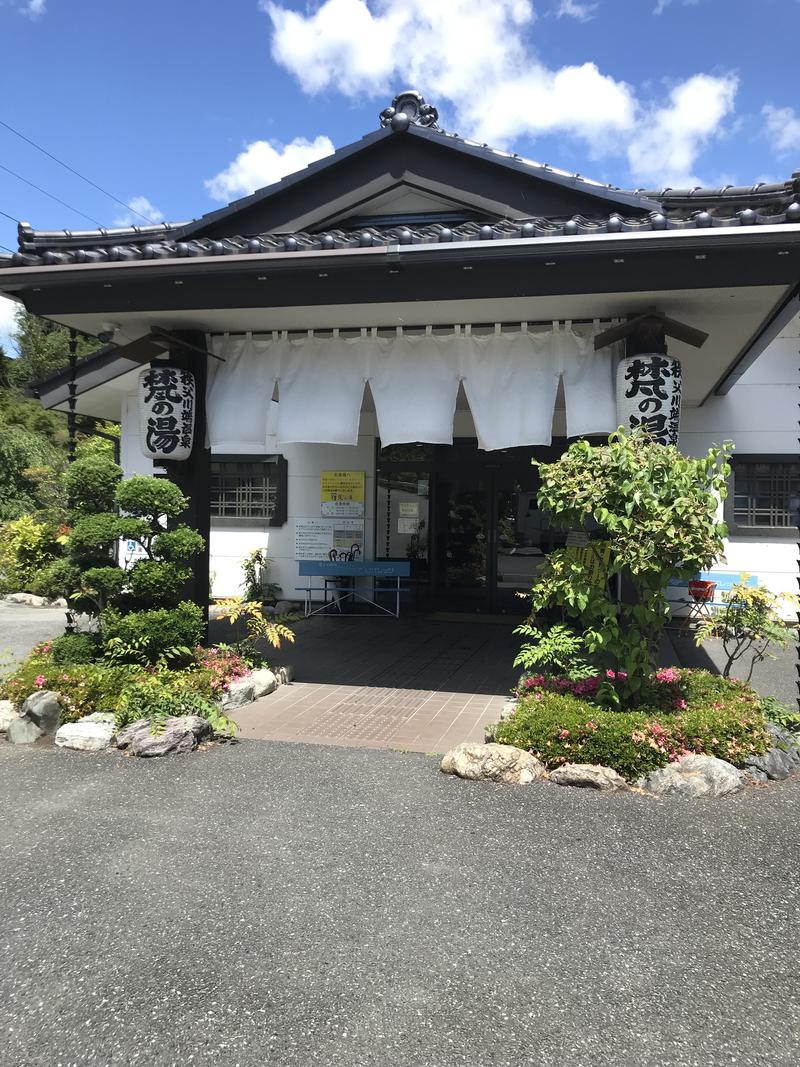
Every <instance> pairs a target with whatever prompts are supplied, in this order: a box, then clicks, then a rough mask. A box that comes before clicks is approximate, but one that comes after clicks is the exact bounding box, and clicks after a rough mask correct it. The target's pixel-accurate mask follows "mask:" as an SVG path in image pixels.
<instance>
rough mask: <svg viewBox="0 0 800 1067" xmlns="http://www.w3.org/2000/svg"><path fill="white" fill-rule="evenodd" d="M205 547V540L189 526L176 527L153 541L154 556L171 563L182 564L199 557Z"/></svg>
mask: <svg viewBox="0 0 800 1067" xmlns="http://www.w3.org/2000/svg"><path fill="white" fill-rule="evenodd" d="M205 545H206V542H205V538H204V537H203V536H202V534H199V533H198V532H197V530H192V529H191V528H190V527H189V526H176V528H175V529H174V530H166V531H165V532H164V533H160V534H159V535H158V536H157V537H156V538H155V539H154V540H153V555H154V556H156V557H157V558H160V559H163V560H167V561H168V562H170V563H176V562H178V563H182V562H183V561H184V560H185V559H191V558H192V556H197V555H199V553H201V552H202V551H203V549H204V548H205Z"/></svg>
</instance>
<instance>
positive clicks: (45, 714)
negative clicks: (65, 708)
mask: <svg viewBox="0 0 800 1067" xmlns="http://www.w3.org/2000/svg"><path fill="white" fill-rule="evenodd" d="M22 716H23V718H26V719H30V721H31V722H33V723H36V725H37V726H38V727H39V729H40V730H41V731H42V733H45V734H54V733H55V732H56V730H57V729H58V724H59V722H60V721H61V705H60V704H59V702H58V694H57V693H53V692H51V691H50V690H49V689H40V690H39V691H38V692H36V693H31V695H30V696H29V697H28V698H27V699H26V700H25V701H24V702H23V704H22Z"/></svg>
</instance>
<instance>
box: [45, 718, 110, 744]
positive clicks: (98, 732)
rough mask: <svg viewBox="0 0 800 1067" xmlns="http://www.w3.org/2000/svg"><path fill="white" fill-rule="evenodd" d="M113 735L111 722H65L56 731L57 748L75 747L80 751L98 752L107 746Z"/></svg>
mask: <svg viewBox="0 0 800 1067" xmlns="http://www.w3.org/2000/svg"><path fill="white" fill-rule="evenodd" d="M113 736H114V724H113V722H111V723H109V722H89V721H88V720H85V719H82V720H81V721H80V722H65V723H64V725H63V726H59V728H58V730H57V731H56V738H55V741H56V746H57V747H58V748H75V749H78V750H79V751H80V752H98V751H99V750H100V749H103V748H108V746H109V745H110V744H111V739H112V738H113Z"/></svg>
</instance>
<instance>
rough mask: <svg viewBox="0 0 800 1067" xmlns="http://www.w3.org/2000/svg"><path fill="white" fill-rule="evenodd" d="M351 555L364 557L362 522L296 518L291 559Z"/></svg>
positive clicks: (358, 557) (359, 520)
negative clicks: (334, 554) (334, 553)
mask: <svg viewBox="0 0 800 1067" xmlns="http://www.w3.org/2000/svg"><path fill="white" fill-rule="evenodd" d="M334 551H335V552H336V555H337V556H340V555H343V554H347V553H350V552H352V553H353V555H354V557H355V558H356V559H363V558H364V521H363V519H296V520H295V524H294V558H295V559H297V560H300V559H331V558H332V555H331V554H332V553H333V552H334Z"/></svg>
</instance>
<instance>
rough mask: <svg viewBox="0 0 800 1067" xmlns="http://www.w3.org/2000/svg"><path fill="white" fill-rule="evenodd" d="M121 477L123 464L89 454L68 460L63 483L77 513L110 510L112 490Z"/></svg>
mask: <svg viewBox="0 0 800 1067" xmlns="http://www.w3.org/2000/svg"><path fill="white" fill-rule="evenodd" d="M121 480H122V467H119V466H117V464H116V463H114V462H113V461H112V460H109V459H108V458H106V457H105V456H102V455H99V456H98V455H88V456H85V457H83V458H81V459H76V460H75V462H74V463H72V464H70V466H69V467H68V468H67V471H66V474H65V475H64V485H65V488H66V491H67V494H68V497H69V501H70V505H71V507H72V509H73V510H74V511H75V512H76V513H77V514H78V515H93V514H95V513H97V512H100V511H113V510H114V506H115V500H114V493H115V491H116V488H117V486H118V485H119V483H120V481H121Z"/></svg>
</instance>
